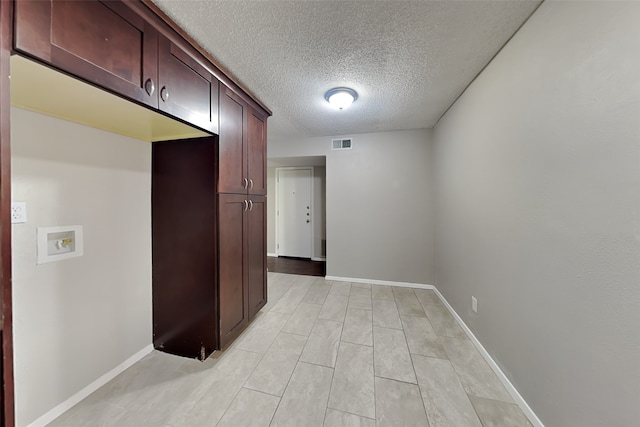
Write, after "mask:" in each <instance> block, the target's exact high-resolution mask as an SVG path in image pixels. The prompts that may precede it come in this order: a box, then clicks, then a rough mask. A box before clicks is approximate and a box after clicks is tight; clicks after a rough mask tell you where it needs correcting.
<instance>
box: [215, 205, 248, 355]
mask: <svg viewBox="0 0 640 427" xmlns="http://www.w3.org/2000/svg"><path fill="white" fill-rule="evenodd" d="M247 209H248V202H247V198H246V197H244V196H243V195H240V194H220V195H219V196H218V224H219V226H218V230H219V234H218V242H219V248H218V254H219V255H218V264H219V274H218V287H219V294H220V307H219V309H220V347H221V348H224V347H225V346H226V345H227V344H228V343H230V342H231V341H232V340H233V339H234V338H235V337H236V336H237V335H238V334H239V333H240V331H241V330H242V329H243V328H244V327H245V326H246V325H247V323H248V321H249V316H248V300H247V286H248V277H247V273H246V262H247V259H246V257H245V248H246V239H247V233H246V224H245V223H246V217H245V211H246V210H247Z"/></svg>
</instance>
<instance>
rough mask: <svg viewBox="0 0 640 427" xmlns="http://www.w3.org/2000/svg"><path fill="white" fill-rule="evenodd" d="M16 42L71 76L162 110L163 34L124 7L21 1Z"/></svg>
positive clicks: (17, 9) (117, 4) (58, 0)
mask: <svg viewBox="0 0 640 427" xmlns="http://www.w3.org/2000/svg"><path fill="white" fill-rule="evenodd" d="M14 43H15V48H16V50H18V51H20V52H23V53H25V54H27V55H29V56H32V57H35V58H37V59H39V60H40V61H43V62H45V63H47V64H50V65H53V66H55V67H56V68H58V69H60V70H62V71H64V72H66V73H69V74H73V75H75V76H77V77H80V78H82V79H84V80H86V81H87V82H89V83H92V84H95V85H98V86H101V87H104V88H106V89H109V90H111V91H113V92H116V93H118V94H120V95H123V96H126V97H128V98H130V99H132V100H135V101H137V102H140V103H144V104H147V105H149V106H152V107H156V108H157V107H158V91H157V85H158V32H157V31H156V29H155V28H154V27H153V26H152V25H151V24H150V23H149V22H146V21H145V20H144V19H142V18H141V17H140V16H138V15H137V14H135V13H134V12H133V11H132V10H131V9H129V8H128V7H127V6H126V5H125V4H124V3H122V2H114V1H109V2H100V1H77V0H76V1H62V0H55V1H53V0H49V1H29V0H17V1H16V3H15V41H14Z"/></svg>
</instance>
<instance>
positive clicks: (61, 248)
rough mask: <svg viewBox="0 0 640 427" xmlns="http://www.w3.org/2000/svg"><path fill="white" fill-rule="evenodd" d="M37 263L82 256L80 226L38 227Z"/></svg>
mask: <svg viewBox="0 0 640 427" xmlns="http://www.w3.org/2000/svg"><path fill="white" fill-rule="evenodd" d="M37 235H38V261H37V263H38V264H44V263H47V262H53V261H61V260H63V259H69V258H75V257H78V256H82V226H81V225H69V226H65V227H38V228H37Z"/></svg>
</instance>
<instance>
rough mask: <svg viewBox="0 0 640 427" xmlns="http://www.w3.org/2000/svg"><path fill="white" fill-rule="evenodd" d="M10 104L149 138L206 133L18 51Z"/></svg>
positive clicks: (145, 138)
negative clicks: (22, 54)
mask: <svg viewBox="0 0 640 427" xmlns="http://www.w3.org/2000/svg"><path fill="white" fill-rule="evenodd" d="M11 104H12V105H14V106H16V107H19V108H24V109H26V110H31V111H35V112H37V113H42V114H46V115H49V116H53V117H58V118H60V119H63V120H68V121H71V122H75V123H80V124H83V125H86V126H90V127H93V128H98V129H102V130H106V131H109V132H113V133H117V134H120V135H125V136H129V137H132V138H137V139H141V140H143V141H149V142H153V141H167V140H173V139H184V138H197V137H203V136H209V134H208V133H206V132H204V131H201V130H199V129H196V128H193V127H191V126H188V125H185V124H184V123H181V122H179V121H177V120H173V119H170V118H168V117H166V116H163V115H162V114H160V113H156V112H154V111H152V110H149V109H147V108H145V107H141V106H139V105H137V104H135V103H133V102H129V101H127V100H125V99H122V98H120V97H118V96H115V95H112V94H110V93H108V92H106V91H104V90H101V89H98V88H96V87H94V86H91V85H89V84H87V83H84V82H82V81H80V80H77V79H75V78H73V77H69V76H67V75H65V74H63V73H60V72H58V71H55V70H52V69H51V68H48V67H45V66H43V65H40V64H38V63H37V62H34V61H31V60H28V59H25V58H23V57H20V56H18V55H13V56H12V57H11Z"/></svg>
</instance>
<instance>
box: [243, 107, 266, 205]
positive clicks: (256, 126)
mask: <svg viewBox="0 0 640 427" xmlns="http://www.w3.org/2000/svg"><path fill="white" fill-rule="evenodd" d="M247 170H248V177H249V194H259V195H266V194H267V116H266V115H265V114H264V113H260V112H258V111H256V110H254V109H250V113H249V115H248V124H247Z"/></svg>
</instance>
